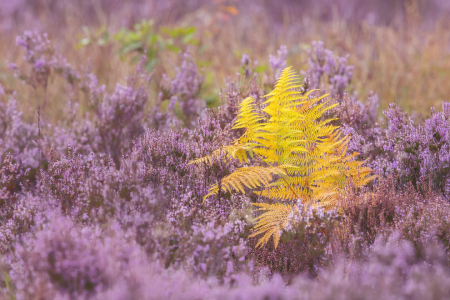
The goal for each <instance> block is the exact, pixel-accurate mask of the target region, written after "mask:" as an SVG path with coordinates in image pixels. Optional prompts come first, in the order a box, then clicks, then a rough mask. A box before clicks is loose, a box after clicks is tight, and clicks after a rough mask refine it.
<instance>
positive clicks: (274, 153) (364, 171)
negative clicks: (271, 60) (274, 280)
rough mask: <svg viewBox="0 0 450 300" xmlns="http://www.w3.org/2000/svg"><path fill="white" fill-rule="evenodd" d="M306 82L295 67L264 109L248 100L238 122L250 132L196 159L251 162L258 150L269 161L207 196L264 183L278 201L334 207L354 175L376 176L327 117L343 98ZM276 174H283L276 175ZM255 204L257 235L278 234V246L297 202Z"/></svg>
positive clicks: (358, 180) (363, 180)
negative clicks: (317, 92) (332, 98)
mask: <svg viewBox="0 0 450 300" xmlns="http://www.w3.org/2000/svg"><path fill="white" fill-rule="evenodd" d="M300 87H301V85H300V81H299V78H298V76H297V75H296V74H295V72H294V71H293V69H292V68H291V67H289V68H286V69H285V70H284V71H283V72H282V73H281V75H280V78H279V79H278V81H277V83H276V85H275V89H274V90H273V91H272V92H270V93H269V94H268V95H267V96H266V101H265V102H264V103H263V104H262V107H263V108H262V110H258V109H257V108H256V105H255V103H254V100H253V99H252V98H246V99H245V100H244V101H242V103H241V104H240V110H239V114H238V116H237V117H236V120H235V122H234V127H233V128H234V129H245V132H244V134H243V135H242V136H241V137H240V138H239V139H237V140H236V141H235V142H234V143H233V144H232V145H228V146H225V147H222V148H221V149H218V150H216V151H215V152H213V153H212V154H211V155H210V156H207V157H204V158H200V159H198V160H196V161H194V162H192V163H199V162H208V163H211V162H212V160H213V159H214V158H218V157H220V155H223V154H225V155H227V156H230V157H234V158H238V159H239V160H240V161H241V163H242V162H243V161H245V162H247V163H249V161H250V160H249V156H248V155H249V154H250V156H252V157H253V155H254V154H255V155H256V156H257V158H258V159H259V160H261V161H262V162H263V163H264V164H265V166H251V167H244V168H240V169H238V170H236V171H235V172H233V173H232V174H230V175H228V176H227V177H225V178H223V179H222V181H221V182H220V184H221V187H219V186H218V184H216V185H213V186H212V187H211V188H210V190H209V193H208V195H206V196H205V198H204V199H206V198H208V197H209V196H211V195H213V194H217V193H218V192H219V189H220V190H223V191H229V192H231V191H232V190H236V191H239V192H241V193H244V192H245V188H248V189H256V188H260V189H261V188H262V190H260V191H254V192H255V193H257V194H258V195H260V196H263V197H265V198H269V199H273V200H275V201H276V202H279V201H283V200H287V201H291V200H299V199H300V200H301V201H302V202H303V203H305V204H311V205H320V206H324V207H333V206H335V205H336V204H337V201H338V199H339V196H340V195H341V193H342V192H343V189H344V188H345V187H346V185H347V184H348V183H349V180H351V181H352V183H353V184H354V185H356V186H363V185H365V184H367V183H368V182H369V181H371V180H373V178H374V176H371V173H372V171H371V170H370V168H367V167H363V163H364V162H360V161H356V160H355V159H354V158H355V156H356V155H358V153H353V154H350V155H348V154H347V147H348V143H349V140H350V137H349V136H344V135H343V134H342V132H341V131H340V130H339V127H338V126H335V125H333V124H332V122H333V121H334V120H335V119H333V118H324V114H325V113H326V112H327V111H329V110H330V109H332V108H334V107H335V106H336V105H338V104H330V103H329V101H324V98H325V97H326V95H325V96H322V97H313V96H312V91H311V92H309V93H306V94H302V93H301V92H300ZM263 116H267V118H264V117H263ZM274 174H276V175H278V176H276V178H273V177H272V175H274ZM255 205H257V206H259V207H260V209H259V210H260V211H262V212H263V213H262V214H261V216H259V217H258V218H257V223H256V225H255V229H254V233H253V234H252V236H255V235H260V234H262V235H263V236H262V238H261V239H260V240H259V242H258V246H259V245H264V244H265V243H267V242H268V240H269V239H270V237H273V239H274V243H275V247H276V246H277V245H278V242H279V239H280V232H281V231H282V230H283V229H284V228H285V227H286V224H288V222H289V216H290V215H291V212H292V211H293V210H294V209H295V208H294V206H292V205H290V204H282V203H274V204H265V203H259V204H255Z"/></svg>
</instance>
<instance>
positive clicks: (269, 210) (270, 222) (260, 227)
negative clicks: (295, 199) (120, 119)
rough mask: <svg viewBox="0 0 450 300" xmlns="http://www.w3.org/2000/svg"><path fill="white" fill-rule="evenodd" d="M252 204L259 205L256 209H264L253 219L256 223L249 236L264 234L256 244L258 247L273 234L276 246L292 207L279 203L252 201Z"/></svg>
mask: <svg viewBox="0 0 450 300" xmlns="http://www.w3.org/2000/svg"><path fill="white" fill-rule="evenodd" d="M253 205H255V206H259V207H260V208H259V209H258V210H259V211H264V213H263V214H262V215H260V216H259V217H257V218H256V219H255V220H256V221H257V223H256V225H255V227H254V231H253V233H252V234H251V235H250V237H253V236H257V235H260V234H264V235H263V236H262V237H261V238H260V239H259V241H258V243H257V244H256V247H258V246H263V245H264V244H266V243H267V242H268V241H269V239H270V238H271V237H272V236H273V242H274V245H275V248H277V246H278V243H279V242H280V235H281V231H282V230H284V229H285V228H286V226H287V224H288V222H289V216H290V215H291V214H292V209H293V207H292V206H290V205H287V204H281V203H276V204H267V203H253Z"/></svg>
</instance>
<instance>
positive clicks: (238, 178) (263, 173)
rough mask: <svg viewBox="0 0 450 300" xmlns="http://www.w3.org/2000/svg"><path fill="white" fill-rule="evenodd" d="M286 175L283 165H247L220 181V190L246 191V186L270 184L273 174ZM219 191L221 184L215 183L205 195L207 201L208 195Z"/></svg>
mask: <svg viewBox="0 0 450 300" xmlns="http://www.w3.org/2000/svg"><path fill="white" fill-rule="evenodd" d="M273 174H277V175H286V172H285V171H284V169H283V166H280V167H260V166H255V167H246V168H239V169H237V170H236V171H234V172H233V173H231V174H230V175H228V176H226V177H224V178H223V179H222V181H221V182H220V184H221V187H220V190H222V191H224V192H230V193H231V192H232V191H233V190H235V191H238V192H241V193H245V187H247V188H250V189H256V188H258V187H261V186H263V187H265V186H268V185H269V183H270V181H271V180H272V175H273ZM218 192H219V185H218V184H214V185H213V186H212V187H211V188H210V189H209V193H208V194H207V195H206V196H205V197H203V201H205V200H206V199H207V198H208V197H210V196H212V195H215V194H217V193H218Z"/></svg>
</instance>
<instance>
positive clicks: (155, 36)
mask: <svg viewBox="0 0 450 300" xmlns="http://www.w3.org/2000/svg"><path fill="white" fill-rule="evenodd" d="M196 31H197V29H196V28H195V27H172V28H171V27H162V28H161V29H160V30H159V31H158V30H157V29H156V28H155V26H154V25H153V22H152V21H146V20H143V21H142V22H141V23H138V24H135V25H134V28H133V30H126V29H124V28H122V29H121V30H120V31H119V32H118V33H117V34H115V35H114V40H115V41H117V42H118V43H119V45H120V47H119V54H120V55H121V56H122V57H125V56H127V55H131V56H132V59H131V62H137V61H138V60H139V58H140V56H141V55H143V54H144V53H145V54H146V56H147V58H148V62H147V66H146V67H147V69H149V70H151V69H153V67H154V66H155V64H156V63H157V62H158V60H159V53H160V52H161V51H164V50H167V51H171V52H177V53H178V52H180V51H181V50H182V49H184V48H186V47H187V46H188V45H196V44H198V40H197V39H195V33H196Z"/></svg>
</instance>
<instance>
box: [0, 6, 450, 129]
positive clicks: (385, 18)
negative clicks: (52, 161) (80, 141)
mask: <svg viewBox="0 0 450 300" xmlns="http://www.w3.org/2000/svg"><path fill="white" fill-rule="evenodd" d="M449 20H450V1H448V0H372V1H366V0H259V1H258V0H245V1H244V0H229V1H226V0H214V1H213V0H183V1H177V0H160V1H158V0H128V1H123V0H0V57H1V60H0V84H1V85H3V86H4V87H6V86H8V87H11V89H13V90H17V89H18V88H19V89H20V90H21V93H20V95H17V96H16V98H17V99H18V102H19V105H21V106H22V107H21V108H22V109H23V110H24V112H25V115H27V114H29V115H30V116H34V114H35V107H34V106H30V105H29V97H31V95H32V93H33V91H32V90H31V89H30V88H29V87H28V86H24V85H22V83H21V82H20V80H17V78H14V76H13V75H14V74H13V72H12V71H11V70H10V69H9V68H8V67H7V65H8V63H14V64H17V65H18V66H19V67H22V64H23V59H22V57H23V56H24V53H25V52H24V51H23V49H21V48H20V47H18V46H17V45H16V37H17V36H18V35H20V34H22V33H23V32H24V31H25V30H36V31H38V32H41V33H43V32H46V33H47V34H48V37H49V39H50V40H51V41H52V43H53V47H54V49H55V51H57V52H58V53H60V54H61V55H62V56H64V57H65V58H66V59H67V61H68V62H69V63H70V64H71V65H72V66H75V67H76V68H79V69H81V70H85V69H89V70H91V71H92V73H94V74H95V75H96V76H97V77H98V80H99V81H100V83H102V84H105V85H106V87H107V88H111V87H112V86H113V85H114V84H115V83H116V82H125V80H126V76H127V74H129V73H130V70H131V69H132V68H134V66H135V64H136V62H137V61H138V60H139V57H140V56H141V55H142V54H144V53H145V55H146V56H147V58H148V62H147V64H146V68H147V69H148V70H150V71H152V72H153V73H154V78H156V82H158V80H160V79H161V78H162V74H169V75H171V74H173V73H174V66H177V64H179V62H180V55H179V54H180V53H182V52H184V51H188V52H189V53H190V54H191V55H192V57H193V59H194V60H195V63H196V64H197V66H198V67H199V68H200V70H201V72H202V74H203V75H204V78H205V81H204V86H203V94H202V95H203V96H202V97H203V98H204V99H205V101H206V102H207V104H208V105H209V106H215V105H217V104H218V101H219V93H220V90H221V89H222V88H224V87H225V82H226V81H227V80H228V78H233V79H234V78H235V76H236V73H241V74H242V73H244V72H245V70H244V68H245V67H244V66H243V64H247V65H248V64H251V68H252V71H253V72H254V73H256V74H261V76H260V78H261V80H263V79H262V78H263V77H264V76H266V77H267V76H271V75H270V64H269V55H271V54H276V53H277V50H278V49H280V47H281V46H282V45H286V47H287V65H292V66H294V68H295V69H296V70H298V71H301V70H305V69H307V64H308V50H310V49H311V43H312V42H313V41H323V43H324V47H325V48H326V49H330V50H331V51H333V52H334V53H335V54H336V55H339V56H342V57H345V56H346V55H348V64H349V65H352V66H354V70H353V78H352V83H351V91H349V92H351V93H357V94H358V98H359V99H362V101H364V99H367V98H368V96H369V95H370V93H371V91H373V92H375V93H377V94H378V95H379V98H380V101H381V107H380V110H382V109H384V108H386V107H387V104H388V103H391V102H396V103H397V104H398V105H400V106H401V107H402V108H404V109H405V110H406V111H410V112H411V111H416V112H419V113H422V114H424V115H427V114H429V112H430V107H431V106H435V107H436V108H437V109H438V110H439V109H440V106H441V103H442V100H450V80H449V79H450V28H449V27H450V21H449ZM243 57H245V59H247V61H245V62H244V61H243ZM272 75H273V74H272ZM158 78H159V79H158ZM27 89H30V90H29V91H28V90H27ZM27 91H28V92H27ZM6 92H8V91H6ZM46 92H47V93H48V99H49V100H48V101H49V104H48V105H47V108H46V109H47V110H48V112H47V114H48V115H49V116H51V118H52V119H54V120H57V119H58V116H59V115H60V112H61V110H62V109H63V108H64V105H65V103H66V102H65V98H67V93H66V91H65V90H64V88H63V85H62V84H58V82H57V79H55V82H52V85H51V88H49V89H48V91H46Z"/></svg>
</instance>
